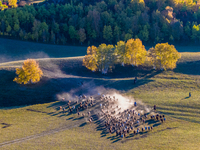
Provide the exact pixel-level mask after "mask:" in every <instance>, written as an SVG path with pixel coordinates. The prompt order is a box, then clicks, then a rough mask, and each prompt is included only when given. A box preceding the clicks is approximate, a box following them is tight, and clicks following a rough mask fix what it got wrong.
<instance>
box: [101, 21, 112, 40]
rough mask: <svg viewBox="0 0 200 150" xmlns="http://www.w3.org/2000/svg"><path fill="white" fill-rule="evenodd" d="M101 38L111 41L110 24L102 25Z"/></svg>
mask: <svg viewBox="0 0 200 150" xmlns="http://www.w3.org/2000/svg"><path fill="white" fill-rule="evenodd" d="M103 38H104V39H105V40H107V41H108V42H109V43H111V42H112V38H113V33H112V28H111V26H110V25H109V26H104V28H103Z"/></svg>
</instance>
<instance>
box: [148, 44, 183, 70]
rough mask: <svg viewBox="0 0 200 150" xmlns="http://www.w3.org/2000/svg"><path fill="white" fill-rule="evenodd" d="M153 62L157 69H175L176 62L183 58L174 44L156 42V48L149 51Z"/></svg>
mask: <svg viewBox="0 0 200 150" xmlns="http://www.w3.org/2000/svg"><path fill="white" fill-rule="evenodd" d="M148 53H149V57H150V58H151V62H152V64H153V66H154V67H155V68H156V69H161V70H162V69H164V70H166V69H174V68H176V62H177V61H178V59H179V58H181V54H180V53H178V51H177V50H176V48H175V47H174V45H169V44H168V43H159V44H156V46H155V48H151V49H149V51H148Z"/></svg>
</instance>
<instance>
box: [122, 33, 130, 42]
mask: <svg viewBox="0 0 200 150" xmlns="http://www.w3.org/2000/svg"><path fill="white" fill-rule="evenodd" d="M131 38H132V35H131V34H130V33H126V34H125V37H124V40H125V41H128V40H129V39H131Z"/></svg>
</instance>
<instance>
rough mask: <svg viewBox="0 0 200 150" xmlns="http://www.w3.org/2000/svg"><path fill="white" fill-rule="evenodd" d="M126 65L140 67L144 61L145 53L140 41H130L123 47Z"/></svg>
mask: <svg viewBox="0 0 200 150" xmlns="http://www.w3.org/2000/svg"><path fill="white" fill-rule="evenodd" d="M125 51H126V58H127V59H128V60H127V63H128V64H131V65H135V66H138V65H142V64H143V63H144V62H145V60H146V54H147V51H146V49H145V47H144V45H143V44H142V41H141V40H140V39H130V40H128V41H127V42H126V46H125Z"/></svg>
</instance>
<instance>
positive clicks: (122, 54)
mask: <svg viewBox="0 0 200 150" xmlns="http://www.w3.org/2000/svg"><path fill="white" fill-rule="evenodd" d="M125 46H126V43H125V42H124V41H119V42H117V45H115V49H116V53H117V55H118V59H119V62H120V63H121V64H122V66H124V64H125V63H126V60H127V59H126V50H125Z"/></svg>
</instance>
